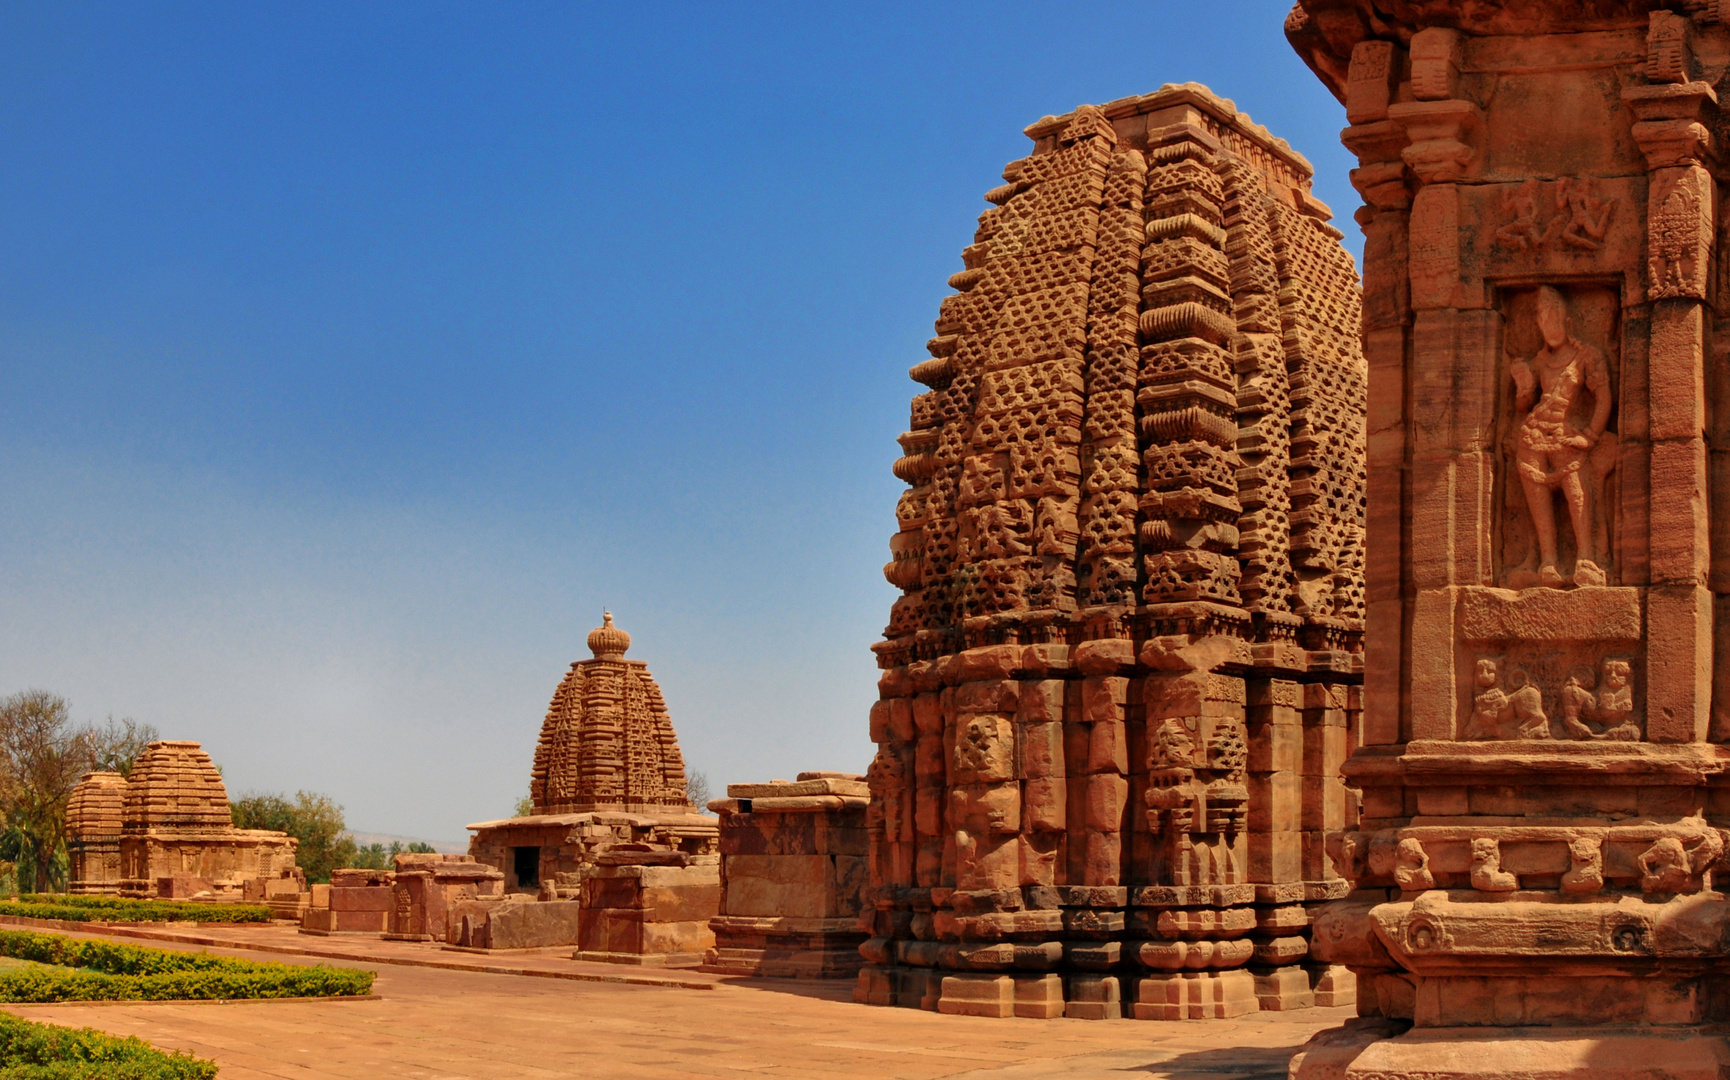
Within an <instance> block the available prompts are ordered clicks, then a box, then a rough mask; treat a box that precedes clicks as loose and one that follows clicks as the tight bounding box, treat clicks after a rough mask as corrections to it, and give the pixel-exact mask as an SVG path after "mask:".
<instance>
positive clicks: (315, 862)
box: [231, 791, 357, 881]
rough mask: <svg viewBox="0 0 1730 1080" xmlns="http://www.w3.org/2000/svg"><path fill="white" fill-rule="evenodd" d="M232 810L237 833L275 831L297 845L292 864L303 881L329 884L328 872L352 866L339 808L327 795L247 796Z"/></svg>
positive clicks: (349, 842) (350, 841)
mask: <svg viewBox="0 0 1730 1080" xmlns="http://www.w3.org/2000/svg"><path fill="white" fill-rule="evenodd" d="M231 805H232V806H233V808H234V825H235V828H238V829H275V830H277V831H278V832H285V833H287V834H288V835H290V836H292V837H294V838H295V839H296V840H299V841H300V850H299V851H298V852H297V853H296V855H295V861H296V863H298V864H299V866H300V868H301V869H302V870H304V871H306V880H307V881H329V880H330V872H331V871H332V870H339V869H341V868H343V867H346V866H351V865H353V863H354V858H355V852H356V850H357V848H356V846H355V842H354V837H352V836H350V835H348V829H347V826H346V825H345V824H344V823H343V820H342V807H341V806H338V805H337V804H336V803H335V802H333V801H332V800H331V798H330V797H329V796H328V795H318V794H314V793H313V792H310V791H297V792H295V793H294V801H293V802H290V801H289V799H288V797H287V796H286V795H272V794H264V793H260V792H248V793H247V794H246V795H244V796H242V797H241V798H240V799H239V800H238V801H235V802H233V803H231Z"/></svg>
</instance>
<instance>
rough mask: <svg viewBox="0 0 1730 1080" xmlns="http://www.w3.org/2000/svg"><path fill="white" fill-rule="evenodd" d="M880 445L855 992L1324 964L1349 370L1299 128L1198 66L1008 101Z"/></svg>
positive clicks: (965, 1005)
mask: <svg viewBox="0 0 1730 1080" xmlns="http://www.w3.org/2000/svg"><path fill="white" fill-rule="evenodd" d="M1027 134H1028V136H1029V138H1031V139H1032V142H1033V146H1032V151H1031V153H1030V154H1029V155H1028V156H1027V157H1025V158H1022V159H1021V160H1019V161H1015V162H1012V163H1010V165H1009V166H1008V167H1007V168H1006V169H1005V170H1004V173H1003V179H1004V183H1003V184H1002V186H1000V187H996V188H993V189H992V190H991V191H989V192H987V193H986V196H985V198H986V200H987V201H988V202H989V203H991V204H992V205H991V207H990V208H989V209H987V210H986V211H985V212H984V213H983V214H982V215H980V219H979V229H978V232H977V235H976V239H975V242H974V243H973V244H972V245H971V246H969V247H968V248H966V250H964V251H963V252H962V262H963V269H962V270H961V271H960V272H959V273H957V274H955V275H954V276H953V277H951V278H950V279H949V284H950V286H951V287H952V288H954V289H955V292H954V294H953V295H950V296H949V297H947V298H946V299H945V300H943V302H942V305H941V307H940V309H939V313H938V317H937V324H936V330H937V336H936V337H934V338H933V339H932V340H931V341H930V343H929V345H928V349H929V351H930V353H931V358H930V359H928V360H926V361H924V362H923V363H920V364H918V365H917V366H915V367H914V368H913V369H912V372H911V374H912V377H913V379H914V380H915V381H916V382H918V383H921V384H923V386H924V387H925V388H926V389H925V390H924V391H923V392H921V393H919V394H918V395H917V396H915V397H914V398H913V403H912V420H911V424H910V429H911V430H909V431H908V432H907V434H905V435H903V436H901V445H902V447H903V450H904V455H905V456H903V457H902V458H901V459H900V460H899V461H897V462H896V463H895V466H894V469H895V474H896V475H897V476H898V477H900V478H901V479H903V480H904V481H906V482H907V483H908V485H909V488H908V490H907V491H906V492H905V493H904V494H903V495H902V496H901V500H900V504H899V506H898V508H897V516H898V519H899V530H898V531H897V532H896V533H895V535H894V537H893V538H892V539H891V541H890V549H891V552H892V554H893V557H894V558H893V561H892V562H891V563H890V564H889V565H888V566H887V567H885V574H886V575H887V576H888V578H889V580H890V581H891V582H892V583H893V584H895V585H897V586H898V587H900V588H901V589H902V590H903V596H902V597H901V598H900V599H899V600H898V601H896V603H895V605H894V608H893V610H892V612H891V615H890V622H889V626H888V629H887V631H886V633H885V639H884V640H883V641H882V642H880V643H879V644H877V645H876V646H874V648H875V650H876V653H877V656H878V661H879V666H880V667H881V668H882V669H883V672H882V677H881V681H880V683H879V686H880V694H881V700H880V701H878V703H877V704H876V706H875V707H874V708H873V709H872V712H871V737H872V739H873V740H874V741H875V742H876V744H877V755H876V758H875V759H874V761H873V762H872V765H871V769H870V773H869V782H870V792H871V804H870V810H869V819H868V828H869V835H870V856H871V881H872V894H871V897H870V899H871V902H872V905H873V910H872V911H871V912H870V913H869V914H868V919H867V921H868V923H869V928H870V931H871V935H872V936H871V938H870V939H869V940H868V941H867V942H866V944H865V945H864V946H863V948H862V951H863V952H864V955H865V957H866V958H867V960H868V961H869V963H868V964H867V966H866V967H865V968H864V969H863V970H862V971H861V974H860V978H859V983H858V989H857V991H856V997H857V999H858V1000H860V1001H864V1002H870V1003H875V1004H883V1005H903V1006H913V1007H922V1008H926V1009H937V1010H940V1011H944V1012H959V1013H971V1014H977V1015H989V1016H1009V1015H1018V1016H1038V1017H1049V1016H1060V1015H1069V1016H1077V1017H1090V1018H1107V1017H1116V1016H1120V1015H1130V1016H1134V1017H1139V1018H1145V1019H1183V1018H1189V1017H1215V1016H1234V1015H1239V1014H1241V1013H1244V1012H1248V1011H1253V1010H1256V1009H1258V1008H1266V1009H1290V1008H1298V1007H1303V1006H1307V1005H1311V1004H1318V1003H1319V1004H1328V1005H1335V1004H1345V1003H1349V1002H1350V1001H1351V1000H1352V995H1353V982H1352V977H1351V976H1350V975H1349V974H1348V973H1347V972H1346V971H1345V970H1344V969H1343V968H1340V967H1338V966H1331V965H1329V964H1327V963H1324V962H1319V961H1318V960H1317V959H1316V958H1315V957H1314V956H1312V955H1311V953H1310V943H1309V928H1310V923H1311V917H1312V913H1313V911H1314V910H1315V909H1316V907H1317V906H1318V905H1319V904H1321V903H1322V902H1325V901H1329V900H1334V899H1338V898H1341V897H1344V896H1345V895H1346V893H1347V891H1348V889H1349V887H1350V886H1349V883H1348V882H1347V881H1345V880H1344V879H1343V878H1342V877H1341V876H1340V875H1339V874H1338V873H1337V872H1336V870H1335V868H1334V866H1333V863H1332V861H1331V860H1330V858H1329V856H1328V854H1327V851H1326V847H1325V842H1324V837H1325V835H1326V834H1327V833H1328V832H1329V831H1337V830H1340V829H1342V828H1344V827H1345V826H1347V825H1348V824H1353V823H1355V822H1356V820H1357V807H1356V805H1355V802H1354V800H1353V797H1352V795H1351V794H1350V793H1349V792H1348V791H1347V790H1346V788H1345V787H1344V785H1343V784H1342V783H1341V781H1340V779H1339V768H1340V765H1341V763H1342V762H1343V761H1344V759H1345V757H1346V755H1347V753H1348V752H1349V751H1350V750H1351V749H1352V748H1353V747H1354V746H1355V745H1356V744H1357V742H1358V741H1359V720H1360V714H1361V700H1362V699H1361V693H1360V684H1361V682H1362V678H1363V659H1362V649H1363V617H1364V610H1365V592H1364V561H1365V551H1364V505H1365V476H1364V395H1365V368H1364V360H1363V354H1362V350H1361V346H1360V341H1359V327H1360V323H1361V317H1362V314H1361V308H1360V301H1359V291H1358V281H1357V274H1356V270H1355V267H1354V265H1353V262H1352V259H1351V257H1350V256H1349V255H1348V254H1347V253H1346V251H1345V250H1344V249H1343V248H1342V247H1341V246H1340V238H1341V234H1340V233H1339V232H1338V231H1337V230H1336V229H1335V228H1334V227H1333V226H1331V225H1329V224H1328V219H1329V216H1330V214H1329V211H1328V209H1327V208H1326V207H1325V206H1323V205H1322V204H1321V203H1320V202H1318V201H1317V200H1316V199H1315V198H1314V197H1313V196H1312V195H1311V194H1310V176H1311V168H1310V166H1309V164H1308V163H1307V162H1306V161H1305V160H1304V159H1303V158H1302V157H1300V156H1299V155H1298V154H1296V153H1295V152H1293V151H1292V149H1291V148H1290V147H1289V146H1288V145H1287V144H1286V143H1285V142H1284V141H1282V140H1280V139H1276V138H1274V137H1273V136H1272V135H1270V134H1269V133H1268V132H1267V131H1266V130H1265V129H1264V128H1261V127H1259V126H1257V125H1255V124H1253V123H1252V122H1251V121H1250V120H1249V118H1248V117H1247V116H1244V115H1243V114H1241V113H1239V112H1237V110H1236V109H1235V107H1234V106H1233V105H1232V104H1231V103H1230V102H1228V101H1225V100H1223V99H1221V98H1219V97H1216V96H1215V95H1213V94H1212V93H1210V92H1209V91H1208V90H1207V89H1206V88H1204V87H1200V86H1196V85H1193V84H1190V85H1184V86H1168V87H1166V88H1164V89H1162V90H1160V91H1159V92H1157V93H1153V94H1148V95H1145V96H1143V97H1137V98H1127V99H1124V100H1122V101H1116V102H1113V103H1111V104H1109V105H1104V106H1098V107H1095V106H1083V107H1081V108H1078V109H1076V110H1075V111H1074V112H1073V113H1070V114H1068V115H1066V116H1059V117H1047V118H1046V119H1044V120H1041V121H1040V122H1038V123H1036V124H1034V125H1033V126H1031V127H1029V128H1028V129H1027Z"/></svg>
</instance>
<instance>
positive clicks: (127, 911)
mask: <svg viewBox="0 0 1730 1080" xmlns="http://www.w3.org/2000/svg"><path fill="white" fill-rule="evenodd" d="M0 915H19V916H23V917H25V918H30V919H65V920H66V921H68V922H207V923H254V922H269V921H270V920H271V919H273V918H275V914H274V913H273V912H272V911H271V910H270V908H268V907H266V906H264V905H263V904H189V903H183V902H181V901H178V900H129V899H126V898H125V897H120V896H65V895H60V894H55V893H26V894H24V895H23V896H22V897H20V898H19V899H17V900H0Z"/></svg>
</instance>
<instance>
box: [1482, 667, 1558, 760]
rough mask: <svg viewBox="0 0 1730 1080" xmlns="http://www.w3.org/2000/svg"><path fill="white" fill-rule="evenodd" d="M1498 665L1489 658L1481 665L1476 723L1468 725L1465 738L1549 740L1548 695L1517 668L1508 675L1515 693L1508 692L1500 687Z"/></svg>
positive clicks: (1509, 683) (1509, 682)
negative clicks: (1546, 707) (1546, 710)
mask: <svg viewBox="0 0 1730 1080" xmlns="http://www.w3.org/2000/svg"><path fill="white" fill-rule="evenodd" d="M1499 682H1500V675H1499V672H1498V670H1497V666H1496V662H1495V661H1494V660H1490V659H1487V658H1484V659H1480V660H1479V661H1478V687H1479V692H1478V695H1477V697H1476V698H1474V699H1473V707H1472V719H1471V720H1470V721H1469V722H1468V723H1467V724H1466V733H1465V736H1464V737H1465V738H1466V739H1471V740H1483V739H1547V738H1549V737H1550V719H1549V717H1547V716H1545V715H1544V695H1543V692H1542V691H1540V690H1539V689H1538V688H1537V687H1536V686H1533V685H1532V684H1531V683H1530V682H1529V681H1528V679H1527V676H1526V673H1525V671H1524V670H1522V669H1520V668H1515V669H1514V670H1513V671H1512V672H1510V673H1509V675H1508V685H1509V686H1510V687H1512V688H1513V693H1511V694H1510V693H1508V692H1506V691H1504V690H1503V689H1502V688H1501V687H1500V686H1499V685H1498V683H1499Z"/></svg>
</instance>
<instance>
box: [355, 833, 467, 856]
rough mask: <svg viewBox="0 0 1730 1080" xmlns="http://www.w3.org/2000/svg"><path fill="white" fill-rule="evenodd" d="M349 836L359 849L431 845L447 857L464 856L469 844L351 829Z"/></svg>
mask: <svg viewBox="0 0 1730 1080" xmlns="http://www.w3.org/2000/svg"><path fill="white" fill-rule="evenodd" d="M349 835H350V836H352V837H354V842H355V843H356V844H358V845H360V846H361V847H369V846H371V845H373V844H383V845H384V846H385V847H390V846H391V844H393V843H396V844H401V845H402V846H403V847H408V846H409V845H410V844H431V845H432V848H433V850H434V851H442V852H445V853H446V854H449V855H462V854H466V853H467V852H468V849H469V842H468V841H467V840H428V839H427V838H426V837H424V836H397V835H395V834H394V833H382V832H356V831H354V830H353V829H350V830H349Z"/></svg>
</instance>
